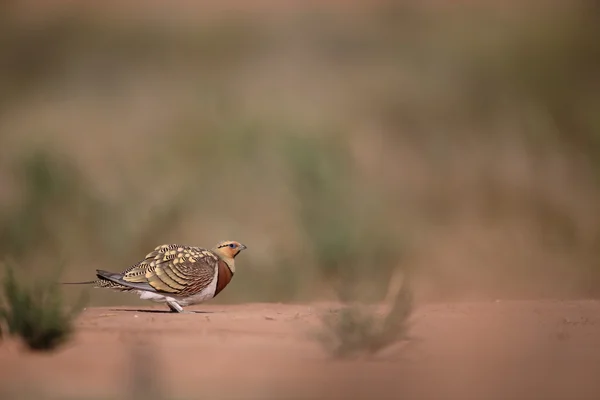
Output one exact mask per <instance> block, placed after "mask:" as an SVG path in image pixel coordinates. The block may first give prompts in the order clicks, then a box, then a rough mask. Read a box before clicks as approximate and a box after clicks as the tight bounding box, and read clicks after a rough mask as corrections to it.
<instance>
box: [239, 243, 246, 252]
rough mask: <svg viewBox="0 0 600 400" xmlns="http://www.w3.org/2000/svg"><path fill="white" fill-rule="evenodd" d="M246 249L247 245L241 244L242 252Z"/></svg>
mask: <svg viewBox="0 0 600 400" xmlns="http://www.w3.org/2000/svg"><path fill="white" fill-rule="evenodd" d="M246 249H247V247H246V245H245V244H241V243H240V251H242V250H246Z"/></svg>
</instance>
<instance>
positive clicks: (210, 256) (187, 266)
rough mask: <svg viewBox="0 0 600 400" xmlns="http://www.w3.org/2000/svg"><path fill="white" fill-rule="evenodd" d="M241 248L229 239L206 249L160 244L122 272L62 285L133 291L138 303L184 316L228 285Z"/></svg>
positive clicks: (98, 270)
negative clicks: (163, 306) (160, 306)
mask: <svg viewBox="0 0 600 400" xmlns="http://www.w3.org/2000/svg"><path fill="white" fill-rule="evenodd" d="M245 249H247V247H246V246H245V245H243V244H242V243H240V242H236V241H233V240H224V241H220V242H219V243H217V244H216V245H215V246H214V247H213V248H212V249H210V250H209V249H205V248H202V247H195V246H187V245H179V244H163V245H160V246H157V247H156V248H155V249H154V250H153V251H151V252H150V253H148V254H147V255H146V257H144V259H142V260H141V261H139V262H137V263H135V264H133V265H131V266H130V267H129V268H127V269H125V270H124V271H123V272H120V273H116V272H109V271H104V270H100V269H97V270H96V277H97V278H98V279H97V280H94V281H88V282H65V283H66V284H93V285H94V287H96V288H107V289H113V290H116V291H120V292H133V293H137V294H138V295H139V296H140V299H142V300H150V301H154V302H157V303H166V304H167V306H169V309H170V310H171V312H175V313H187V311H184V309H183V307H187V306H191V305H194V304H200V303H203V302H205V301H207V300H209V299H212V298H214V297H216V296H217V295H218V294H219V293H220V292H221V291H222V290H223V289H224V288H225V287H226V286H227V285H228V284H229V282H231V279H232V278H233V275H234V274H235V257H236V256H237V255H239V254H240V252H241V251H243V250H245Z"/></svg>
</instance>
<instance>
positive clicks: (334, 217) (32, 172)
mask: <svg viewBox="0 0 600 400" xmlns="http://www.w3.org/2000/svg"><path fill="white" fill-rule="evenodd" d="M0 31H1V32H0V49H1V54H2V55H1V59H0V60H1V61H0V88H1V90H0V183H1V184H0V204H1V208H0V228H1V231H0V252H1V253H2V256H3V257H4V258H10V259H13V260H16V261H17V262H18V264H19V266H20V268H21V269H22V270H23V272H24V273H26V274H27V275H28V276H32V277H33V276H46V277H47V276H54V275H53V274H55V273H57V272H56V271H59V270H60V272H61V275H60V277H58V276H56V279H57V280H63V281H65V280H66V281H81V280H89V279H93V278H94V271H95V269H96V268H101V269H107V270H115V271H119V270H122V269H124V268H126V267H127V266H129V265H131V264H133V263H134V262H136V261H138V260H139V259H141V258H142V257H143V256H144V255H145V254H146V253H148V252H149V251H150V250H152V249H153V248H154V247H155V246H157V245H159V244H162V243H169V242H172V243H181V244H190V245H198V246H202V247H210V246H212V245H213V244H215V243H216V242H217V241H219V240H222V239H232V240H238V241H240V242H242V243H244V244H246V245H247V246H248V251H246V252H244V253H243V254H242V255H241V256H240V257H239V259H238V273H237V274H236V278H235V279H234V280H233V281H232V283H231V285H230V287H228V290H225V291H224V292H223V293H222V294H220V295H219V297H218V298H217V299H216V301H217V302H229V303H232V302H250V301H281V302H291V301H306V300H311V299H325V298H336V297H339V298H342V299H351V298H357V297H358V298H361V299H363V300H365V301H377V300H381V298H382V297H383V296H384V294H385V288H386V287H387V282H388V281H389V279H390V276H391V274H392V271H394V270H404V271H410V272H411V274H412V276H413V278H414V286H415V291H416V295H417V296H418V297H419V298H420V299H421V300H422V301H438V300H461V299H477V298H492V299H493V298H500V297H502V298H531V297H553V298H556V297H584V296H594V295H597V294H598V292H599V289H598V288H599V287H600V286H599V285H598V283H600V282H599V280H600V265H599V261H600V212H599V211H600V210H599V208H600V202H599V199H600V191H599V185H598V183H599V182H600V157H599V156H600V41H599V40H598V38H599V37H600V3H599V2H598V1H570V2H554V1H545V2H516V1H508V2H494V3H492V2H491V1H451V2H450V1H446V2H443V1H422V2H418V1H396V2H393V1H372V2H367V1H343V2H342V1H333V0H329V1H316V0H315V1H304V2H300V1H283V2H281V1H280V2H276V1H266V0H265V1H257V2H242V1H235V0H225V1H220V2H216V1H214V2H211V1H208V0H203V1H199V2H190V1H184V0H176V1H171V2H159V1H145V2H140V1H134V0H125V1H118V2H117V1H105V2H77V1H66V0H64V1H60V0H51V1H46V2H42V1H26V0H22V1H16V0H14V1H13V0H2V1H1V2H0ZM68 292H69V293H70V292H73V293H72V295H73V296H75V295H76V294H77V291H76V290H75V289H74V290H71V288H69V290H68ZM91 294H92V304H93V305H113V304H129V303H136V302H139V300H137V297H136V296H132V295H125V294H116V293H111V292H108V291H100V290H94V291H92V293H91Z"/></svg>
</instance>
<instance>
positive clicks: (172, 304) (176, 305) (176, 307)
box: [167, 301, 184, 313]
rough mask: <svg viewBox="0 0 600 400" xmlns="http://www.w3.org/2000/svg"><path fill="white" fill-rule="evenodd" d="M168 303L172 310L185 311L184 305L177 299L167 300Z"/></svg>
mask: <svg viewBox="0 0 600 400" xmlns="http://www.w3.org/2000/svg"><path fill="white" fill-rule="evenodd" d="M167 305H168V306H169V308H170V309H171V311H172V312H176V313H183V312H184V311H183V307H181V306H180V305H179V303H177V302H176V301H167Z"/></svg>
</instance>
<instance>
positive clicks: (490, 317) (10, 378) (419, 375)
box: [0, 301, 600, 399]
mask: <svg viewBox="0 0 600 400" xmlns="http://www.w3.org/2000/svg"><path fill="white" fill-rule="evenodd" d="M330 306H331V305H325V304H311V305H285V304H248V305H235V306H230V305H228V306H225V305H217V304H212V305H205V306H203V307H194V308H192V309H195V310H202V311H205V312H203V313H196V314H177V315H176V314H168V313H163V312H158V311H159V310H160V311H162V310H164V308H162V307H160V306H157V307H153V308H152V307H148V308H144V309H140V308H139V307H115V308H90V309H87V310H86V311H85V312H84V313H83V314H82V315H81V316H80V318H79V320H78V322H77V326H78V329H77V333H76V335H75V338H74V340H73V341H71V342H70V343H69V344H68V345H66V346H65V347H63V348H62V349H60V350H58V351H57V352H55V353H52V354H46V355H38V354H32V353H29V352H26V351H24V350H23V349H22V348H20V347H19V346H18V345H17V344H16V343H14V342H4V343H3V344H2V345H1V346H0V385H1V387H2V388H3V389H4V390H8V389H9V388H11V389H12V390H18V391H20V393H24V392H23V391H22V390H24V388H27V389H28V390H29V391H30V390H33V389H37V390H38V391H40V392H43V393H44V394H46V395H55V396H67V397H68V398H80V399H82V398H106V397H104V396H129V398H134V396H133V391H134V389H133V388H134V387H136V389H135V392H136V393H137V395H138V397H137V398H142V397H143V398H146V399H147V398H148V397H149V394H148V393H152V392H156V393H159V392H160V393H162V394H163V395H165V398H167V397H168V398H181V399H183V398H206V399H235V398H239V399H292V398H293V399H310V398H315V399H317V398H319V399H320V398H322V399H335V398H340V399H342V398H344V399H375V398H378V399H383V398H386V399H387V398H390V399H392V398H397V399H400V398H402V399H508V398H511V399H599V398H600V302H597V301H578V302H561V301H530V302H511V301H506V302H504V301H496V302H490V303H461V304H430V305H423V306H421V307H418V308H417V309H416V311H415V313H414V315H413V318H412V335H413V337H414V338H413V339H412V340H410V341H407V342H404V343H400V344H398V345H396V346H394V347H392V348H390V349H388V350H386V351H384V352H383V353H381V354H379V355H377V356H375V357H370V358H364V357H363V358H360V359H354V360H345V361H340V360H332V359H331V358H330V357H329V356H328V354H327V353H326V352H325V351H324V350H323V349H322V348H321V347H320V344H319V343H318V342H315V341H314V340H312V339H311V338H310V336H309V334H310V332H311V330H312V329H316V328H317V327H318V315H319V312H321V311H322V310H326V309H327V308H328V307H330ZM152 310H154V312H149V311H152ZM134 343H142V344H143V346H142V347H135V346H132V344H134ZM135 349H137V350H138V353H139V354H138V356H136V357H133V354H135V353H134V350H135ZM148 369H151V370H153V371H154V374H151V378H150V379H148V380H146V381H144V380H143V378H144V376H147V375H144V374H145V373H146V374H147V373H148V372H147V370H148ZM133 372H135V373H133ZM136 375H137V376H138V378H137V379H142V380H141V382H142V383H138V384H137V386H136V385H135V384H133V381H132V377H133V378H135V376H136ZM144 390H147V391H148V393H144V392H143V391H144ZM8 397H10V396H8ZM8 397H3V398H8ZM12 397H13V398H16V397H14V395H13V396H12ZM61 398H65V397H61Z"/></svg>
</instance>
